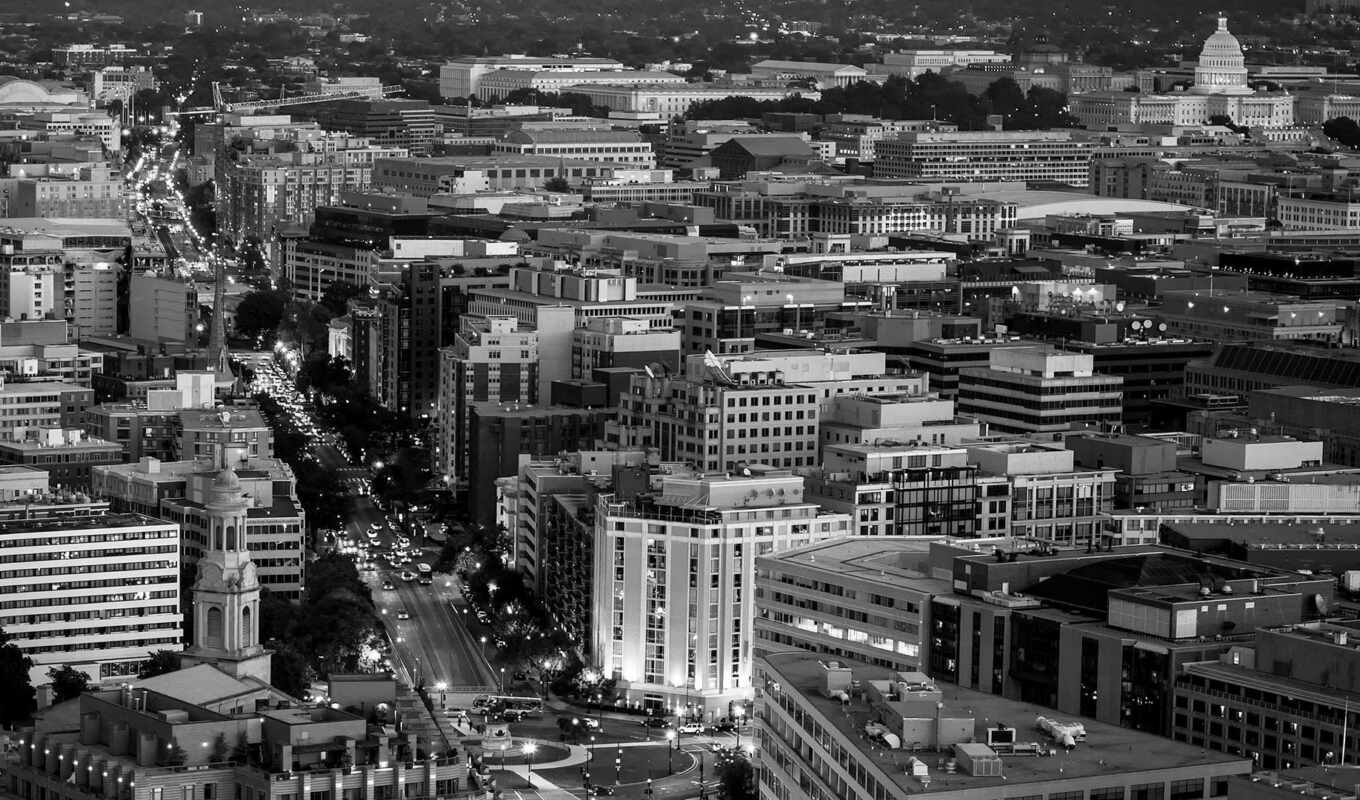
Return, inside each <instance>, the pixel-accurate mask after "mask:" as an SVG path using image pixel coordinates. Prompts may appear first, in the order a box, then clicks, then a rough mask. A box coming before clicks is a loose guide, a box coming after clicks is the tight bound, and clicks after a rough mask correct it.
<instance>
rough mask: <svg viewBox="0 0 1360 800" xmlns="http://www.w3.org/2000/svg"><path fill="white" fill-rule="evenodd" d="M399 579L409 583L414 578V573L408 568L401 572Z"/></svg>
mask: <svg viewBox="0 0 1360 800" xmlns="http://www.w3.org/2000/svg"><path fill="white" fill-rule="evenodd" d="M401 579H402V580H404V581H406V582H407V583H410V582H411V581H413V580H415V579H416V574H415V573H414V572H411V571H410V570H407V571H405V572H402V573H401Z"/></svg>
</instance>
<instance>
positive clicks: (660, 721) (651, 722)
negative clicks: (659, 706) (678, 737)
mask: <svg viewBox="0 0 1360 800" xmlns="http://www.w3.org/2000/svg"><path fill="white" fill-rule="evenodd" d="M642 726H643V727H644V728H669V727H670V726H671V721H670V720H668V719H666V718H665V717H644V718H643V719H642Z"/></svg>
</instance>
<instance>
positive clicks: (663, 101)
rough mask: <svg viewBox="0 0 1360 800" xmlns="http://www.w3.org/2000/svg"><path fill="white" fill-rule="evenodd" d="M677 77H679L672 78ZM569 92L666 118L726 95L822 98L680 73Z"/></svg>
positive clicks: (765, 99)
mask: <svg viewBox="0 0 1360 800" xmlns="http://www.w3.org/2000/svg"><path fill="white" fill-rule="evenodd" d="M671 78H679V80H671ZM568 91H570V92H572V93H573V94H583V95H585V96H586V97H589V98H590V103H591V105H595V106H602V107H604V108H607V109H609V110H610V111H635V112H644V113H649V114H656V115H658V117H659V119H662V120H665V119H670V118H671V117H676V116H683V115H684V114H685V112H687V111H689V109H690V106H692V105H694V104H695V103H703V102H707V101H709V100H724V99H726V98H729V97H749V98H751V99H752V100H757V101H760V102H769V101H775V100H783V99H785V98H788V97H791V96H793V95H799V96H801V97H805V98H807V99H809V100H816V99H818V98H820V97H821V92H817V91H812V90H807V89H800V88H797V87H788V86H759V85H754V84H741V83H730V84H718V83H688V82H686V81H685V79H684V78H682V77H680V76H679V75H668V76H667V78H666V79H665V80H664V81H662V82H651V83H637V84H626V85H625V84H622V83H610V82H592V83H590V84H576V85H573V86H572V87H571V88H570V89H568Z"/></svg>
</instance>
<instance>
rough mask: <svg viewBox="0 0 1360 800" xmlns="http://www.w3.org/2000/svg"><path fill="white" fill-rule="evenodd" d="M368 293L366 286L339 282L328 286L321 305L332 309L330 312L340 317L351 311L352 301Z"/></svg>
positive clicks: (322, 294) (323, 293)
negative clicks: (350, 303)
mask: <svg viewBox="0 0 1360 800" xmlns="http://www.w3.org/2000/svg"><path fill="white" fill-rule="evenodd" d="M367 293H368V288H367V287H365V286H356V285H354V284H352V283H346V282H345V281H337V282H335V283H332V284H331V285H330V286H327V287H326V291H324V292H322V293H321V305H323V306H325V307H326V308H328V309H330V312H331V313H332V314H334V315H335V316H337V317H338V316H340V315H342V314H345V313H347V312H348V311H349V301H350V299H352V298H355V297H358V296H359V295H361V294H367Z"/></svg>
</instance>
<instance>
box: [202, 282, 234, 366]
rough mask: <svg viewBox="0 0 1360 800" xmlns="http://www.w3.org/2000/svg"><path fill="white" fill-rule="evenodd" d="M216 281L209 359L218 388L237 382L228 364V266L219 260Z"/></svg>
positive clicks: (209, 335)
mask: <svg viewBox="0 0 1360 800" xmlns="http://www.w3.org/2000/svg"><path fill="white" fill-rule="evenodd" d="M215 273H216V279H215V281H214V283H213V307H212V327H211V329H210V330H209V331H208V359H209V365H210V368H211V369H212V371H213V374H214V375H215V376H216V382H217V384H218V386H223V385H227V386H230V385H231V384H232V383H233V382H234V381H235V380H236V376H234V375H233V374H232V372H231V366H230V365H229V364H228V363H227V322H226V297H227V265H226V262H225V261H223V260H222V259H220V258H219V259H217V264H216V268H215Z"/></svg>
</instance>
